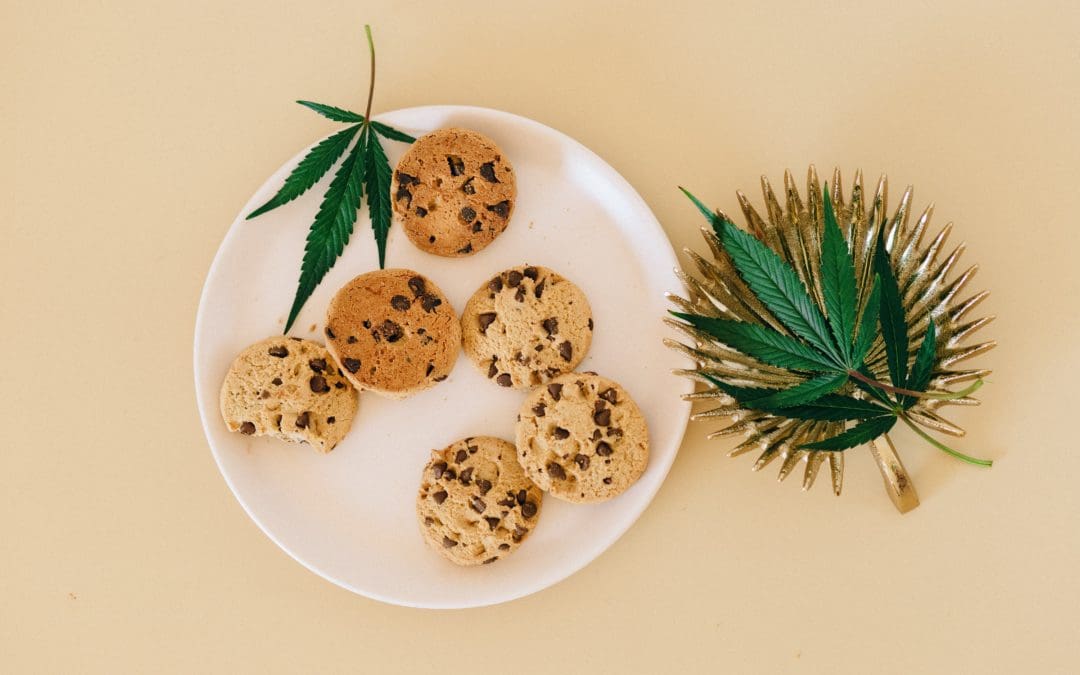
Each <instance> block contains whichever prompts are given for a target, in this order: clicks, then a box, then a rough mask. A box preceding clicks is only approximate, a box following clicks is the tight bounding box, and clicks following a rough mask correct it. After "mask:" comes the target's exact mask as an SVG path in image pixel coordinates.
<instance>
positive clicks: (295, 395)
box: [220, 337, 358, 452]
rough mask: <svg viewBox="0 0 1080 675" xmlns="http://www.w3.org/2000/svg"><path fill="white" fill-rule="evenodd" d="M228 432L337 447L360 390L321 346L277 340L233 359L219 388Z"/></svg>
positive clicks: (326, 449) (322, 449) (325, 448)
mask: <svg viewBox="0 0 1080 675" xmlns="http://www.w3.org/2000/svg"><path fill="white" fill-rule="evenodd" d="M220 403H221V416H222V418H223V419H224V420H225V424H226V426H228V428H229V431H238V432H240V433H242V434H245V435H247V436H272V437H274V438H280V439H281V440H284V441H290V442H292V443H308V444H310V445H311V446H312V447H314V448H315V449H316V450H318V451H319V452H330V451H331V450H333V449H334V446H335V445H337V444H338V443H339V442H340V441H341V439H342V438H344V437H345V434H346V433H348V431H349V427H351V426H352V422H353V417H354V416H355V415H356V409H357V406H358V403H357V397H356V390H355V389H353V386H352V385H351V384H350V383H349V381H348V380H347V379H346V378H345V376H344V375H343V373H342V372H341V370H339V369H338V367H337V365H336V364H335V363H334V361H333V360H332V359H331V358H330V353H329V352H328V351H327V350H326V348H325V347H323V346H322V345H321V344H319V343H317V342H312V341H311V340H301V339H300V338H287V337H273V338H268V339H266V340H263V341H262V342H256V343H255V344H253V345H251V346H250V347H248V348H247V349H245V350H244V351H242V352H240V354H239V355H238V356H237V357H236V359H235V360H234V361H233V363H232V366H231V367H230V368H229V372H228V374H227V375H226V376H225V382H224V383H223V384H222V386H221V399H220Z"/></svg>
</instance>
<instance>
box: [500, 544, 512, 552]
mask: <svg viewBox="0 0 1080 675" xmlns="http://www.w3.org/2000/svg"><path fill="white" fill-rule="evenodd" d="M499 550H500V551H509V550H510V544H499Z"/></svg>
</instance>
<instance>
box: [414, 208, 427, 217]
mask: <svg viewBox="0 0 1080 675" xmlns="http://www.w3.org/2000/svg"><path fill="white" fill-rule="evenodd" d="M427 213H428V212H427V209H425V208H424V207H423V206H417V207H416V215H418V216H420V217H421V218H423V217H425V216H427Z"/></svg>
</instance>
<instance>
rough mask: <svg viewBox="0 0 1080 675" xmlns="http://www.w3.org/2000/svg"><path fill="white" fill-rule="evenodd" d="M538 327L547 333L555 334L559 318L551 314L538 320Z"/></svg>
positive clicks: (557, 331)
mask: <svg viewBox="0 0 1080 675" xmlns="http://www.w3.org/2000/svg"><path fill="white" fill-rule="evenodd" d="M540 327H541V328H543V329H544V332H545V333H547V334H548V335H557V334H558V333H559V320H558V319H556V318H555V317H553V316H551V317H548V318H546V319H544V320H543V321H541V322H540Z"/></svg>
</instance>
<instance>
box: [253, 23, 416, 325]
mask: <svg viewBox="0 0 1080 675" xmlns="http://www.w3.org/2000/svg"><path fill="white" fill-rule="evenodd" d="M364 32H365V34H366V35H367V42H368V49H369V51H370V54H371V82H370V84H369V85H368V100H367V110H366V112H365V113H364V114H363V115H359V114H357V113H354V112H351V111H348V110H344V109H342V108H338V107H335V106H331V105H325V104H322V103H315V102H312V101H297V103H299V104H300V105H302V106H305V107H307V108H310V109H311V110H314V111H315V112H317V113H319V114H320V115H322V116H323V117H326V118H328V119H331V120H334V121H335V122H345V123H348V124H350V125H351V126H348V127H345V128H344V129H342V130H341V131H339V132H337V133H335V134H333V135H332V136H330V137H328V138H326V139H324V140H323V141H321V142H320V143H318V144H317V145H316V146H315V147H314V148H312V149H311V150H310V151H309V152H308V153H307V155H305V156H304V158H303V159H302V160H300V163H299V164H297V165H296V168H295V169H293V171H292V173H290V174H289V176H288V178H286V179H285V184H284V185H282V186H281V189H280V190H278V192H277V194H275V195H274V196H273V197H271V198H270V200H269V201H267V202H266V203H265V204H263V205H262V206H260V207H259V208H257V209H255V210H254V211H252V212H251V213H249V214H248V216H247V219H248V220H250V219H252V218H255V217H257V216H260V215H262V214H264V213H266V212H267V211H271V210H273V209H276V208H277V207H279V206H281V205H283V204H287V203H289V202H291V201H292V200H294V199H296V198H297V197H299V196H300V195H302V194H304V193H305V192H307V191H308V190H309V189H311V187H312V186H313V185H315V184H316V183H318V182H319V180H320V179H321V178H322V177H323V176H325V175H326V174H327V173H328V172H329V171H330V169H331V168H333V166H334V165H335V164H336V163H337V162H338V160H339V159H341V156H342V155H345V159H344V161H342V162H341V165H340V166H338V169H337V171H336V172H335V173H334V178H333V180H331V182H330V187H329V188H327V190H326V193H325V194H324V195H323V200H322V204H321V205H320V206H319V210H318V212H317V213H316V214H315V220H314V221H313V222H312V223H311V228H310V229H309V231H308V236H307V244H306V245H305V247H304V259H303V262H302V263H301V266H300V281H299V283H298V284H297V288H296V297H295V298H294V300H293V304H292V307H291V309H290V310H289V318H288V320H287V321H286V322H285V332H286V333H287V332H289V329H290V328H292V325H293V323H294V322H295V321H296V317H297V316H298V315H299V314H300V310H301V309H303V307H304V303H305V302H307V300H308V298H310V297H311V294H312V293H314V292H315V288H316V287H317V286H318V285H319V283H320V282H321V281H322V280H323V278H324V277H325V276H326V274H327V272H329V271H330V268H332V267H333V266H334V263H335V262H337V259H338V257H339V256H341V253H342V251H344V250H345V245H346V244H347V243H349V237H350V236H352V232H353V225H355V224H356V218H357V212H358V211H359V209H360V205H361V202H362V200H363V196H364V193H365V192H366V193H367V203H368V214H369V215H370V217H371V227H372V230H374V234H375V243H376V245H377V246H378V249H379V267H380V268H382V267H385V266H386V237H387V234H388V233H389V232H390V220H391V210H390V175H391V170H390V162H389V160H388V159H387V157H386V152H385V151H384V150H383V147H382V143H381V142H380V140H379V137H380V136H381V137H383V138H386V139H389V140H392V141H400V142H402V143H412V142H413V141H415V140H416V139H415V138H413V137H412V136H410V135H409V134H406V133H403V132H401V131H398V130H397V129H394V128H393V127H391V126H388V125H386V124H383V123H382V122H377V121H374V120H372V119H371V102H372V99H373V97H374V93H375V43H374V41H373V40H372V38H371V27H370V26H364ZM354 139H357V140H356V143H355V144H353V140H354ZM350 145H352V149H351V150H350V149H349V146H350ZM346 151H347V152H348V154H346Z"/></svg>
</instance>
